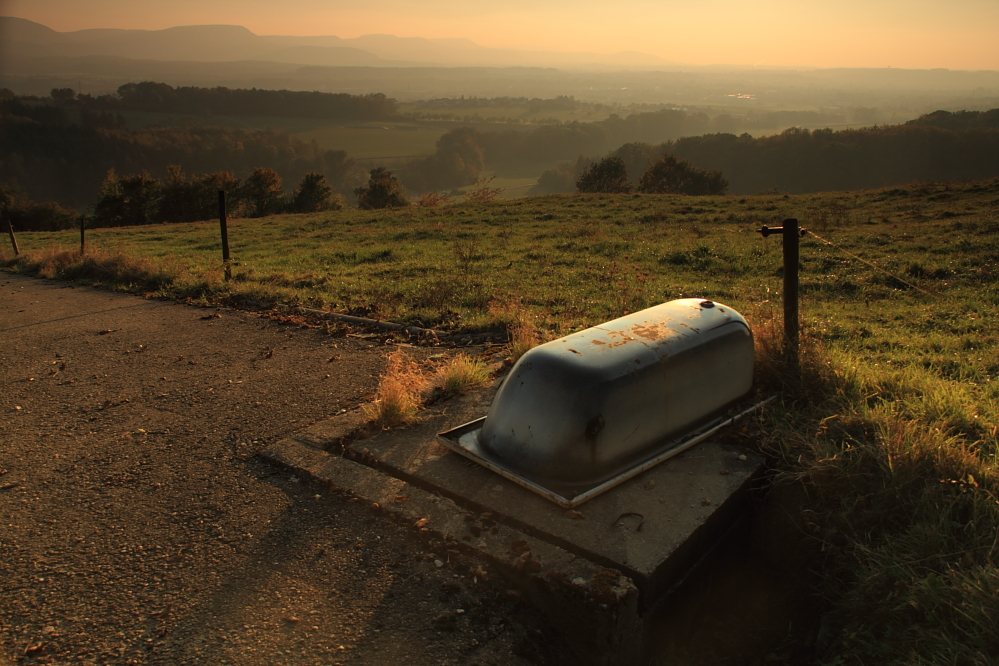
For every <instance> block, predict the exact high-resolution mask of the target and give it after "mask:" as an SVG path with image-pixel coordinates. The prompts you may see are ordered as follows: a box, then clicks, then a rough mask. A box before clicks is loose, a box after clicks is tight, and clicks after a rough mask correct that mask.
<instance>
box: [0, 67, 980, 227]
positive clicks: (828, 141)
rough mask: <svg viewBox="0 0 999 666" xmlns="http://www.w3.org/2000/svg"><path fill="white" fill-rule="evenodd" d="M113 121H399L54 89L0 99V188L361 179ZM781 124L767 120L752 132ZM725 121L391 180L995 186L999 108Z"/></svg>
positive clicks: (75, 189) (459, 144) (353, 171)
mask: <svg viewBox="0 0 999 666" xmlns="http://www.w3.org/2000/svg"><path fill="white" fill-rule="evenodd" d="M552 103H553V104H555V105H556V106H557V105H559V104H561V105H565V104H570V103H574V100H571V99H568V98H562V99H556V100H554V101H552ZM126 111H158V112H176V113H183V114H202V115H204V114H220V115H221V114H252V115H261V116H278V115H288V116H299V117H301V116H315V117H323V118H343V119H345V120H347V119H350V120H373V119H387V118H391V117H397V116H396V114H397V109H396V105H395V101H394V100H391V99H387V98H385V96H383V95H363V96H352V95H344V94H330V93H299V92H290V91H268V90H229V89H227V88H212V89H208V88H183V87H181V88H173V87H171V86H168V85H166V84H161V83H150V82H144V83H134V84H126V85H124V86H121V88H119V90H118V93H117V94H116V95H103V96H100V97H96V98H92V97H90V96H88V95H82V96H76V95H75V94H74V92H73V91H72V90H70V89H56V90H53V91H52V94H51V96H49V97H18V96H15V95H14V94H13V93H11V92H10V91H9V90H3V91H0V185H2V187H3V188H4V189H5V190H6V191H12V192H14V193H15V194H16V195H17V196H21V197H22V198H27V199H32V200H36V201H45V200H53V201H57V202H59V203H60V204H62V205H65V206H70V207H73V208H76V209H79V210H82V209H84V208H86V207H88V206H91V205H93V204H94V203H95V201H96V200H97V196H98V193H99V191H100V189H101V185H102V183H103V182H104V178H105V175H106V174H107V172H108V171H109V170H110V169H114V170H115V172H116V173H118V174H120V175H121V176H122V177H127V176H129V175H131V174H139V173H141V172H143V171H147V172H148V173H149V175H150V176H151V177H153V178H157V179H165V178H167V176H168V174H169V170H170V167H171V166H172V165H174V166H176V167H178V168H180V169H183V170H184V171H186V172H188V173H192V174H193V173H202V174H211V173H221V172H229V173H231V174H233V176H234V177H236V178H245V177H246V176H247V175H248V174H249V173H250V172H252V171H253V170H254V169H256V168H257V167H262V168H267V169H272V170H274V171H275V172H276V173H277V174H278V175H279V176H280V177H281V178H282V179H283V181H284V182H286V183H298V182H299V181H300V180H301V179H302V178H303V177H304V176H305V175H306V174H307V173H317V174H321V175H323V176H324V177H325V179H326V181H327V182H328V183H329V185H330V186H331V187H332V188H333V190H334V191H335V192H338V193H340V194H342V195H343V196H344V197H345V199H346V200H347V201H352V200H353V198H352V197H353V190H354V189H355V188H357V187H358V186H360V185H361V184H363V183H364V182H366V180H367V175H368V174H367V169H365V168H361V167H360V166H358V165H357V164H356V163H355V162H354V161H353V160H352V159H351V158H350V156H349V155H347V154H346V153H345V152H344V151H340V150H322V149H321V148H320V147H319V146H318V144H316V143H315V142H313V143H304V142H302V141H299V140H297V139H295V138H293V137H292V136H290V135H289V134H288V133H286V132H284V131H281V130H262V131H261V130H246V129H232V128H223V127H166V128H165V127H152V128H144V129H130V128H128V127H127V126H126V123H125V121H124V119H123V117H122V116H121V113H122V112H126ZM786 119H787V118H784V117H776V116H775V117H774V118H769V119H766V120H765V122H768V123H769V122H771V121H773V122H777V121H779V120H786ZM757 120H759V121H760V122H764V120H762V119H757ZM724 122H728V121H727V120H726V119H725V117H724V116H716V117H715V118H710V117H709V116H708V115H707V114H705V113H703V112H693V111H690V112H688V111H684V110H682V109H675V108H666V109H659V110H654V111H647V112H639V113H633V114H631V115H629V116H627V117H620V116H617V115H611V116H610V117H608V118H606V119H605V120H601V121H598V122H579V121H573V122H567V123H558V124H555V123H553V124H543V125H537V126H536V127H534V128H531V129H528V128H525V127H523V126H522V125H521V126H519V128H518V129H512V128H511V129H501V128H500V127H497V128H496V129H489V130H483V129H475V128H471V127H458V128H456V129H454V130H452V131H450V132H448V133H446V134H444V135H443V136H442V137H441V138H440V139H439V141H438V142H437V147H436V152H435V153H434V154H433V155H429V156H427V157H422V158H416V159H412V160H409V161H407V162H405V163H401V164H399V165H398V166H397V167H394V168H393V171H395V172H396V175H397V176H398V177H399V179H400V180H401V181H402V183H403V185H404V186H405V187H406V188H407V189H408V190H410V191H411V192H417V193H419V192H429V191H440V190H447V189H451V188H456V187H462V186H465V185H468V184H470V183H472V182H473V181H474V180H475V179H476V178H477V177H479V176H480V175H481V174H482V172H483V171H485V170H487V169H488V170H492V171H496V172H499V173H503V172H505V171H511V170H519V171H520V172H521V173H522V172H524V171H527V172H530V171H533V172H534V173H541V172H542V171H544V173H543V174H542V176H541V178H540V180H539V183H538V186H537V187H536V188H535V189H534V190H533V191H532V193H534V194H545V193H557V192H572V191H575V183H576V181H577V179H578V178H579V176H580V174H581V173H582V172H583V171H584V170H585V169H586V168H588V167H589V166H590V165H592V164H593V163H595V162H596V161H598V159H599V158H600V157H602V156H614V157H620V158H621V159H622V160H623V161H624V162H625V164H626V165H627V170H628V175H629V177H630V179H631V180H632V181H633V182H636V183H637V180H638V178H639V177H640V176H641V174H642V173H644V172H645V171H646V170H647V169H648V167H649V165H650V164H651V163H653V162H656V161H657V160H658V159H659V158H660V157H662V155H664V154H667V153H668V154H672V155H675V156H676V157H678V158H681V159H683V160H686V161H688V162H690V163H691V164H692V165H694V166H696V167H699V168H702V169H708V170H720V171H721V172H722V174H723V176H724V178H725V179H726V180H727V181H728V182H729V192H731V193H733V194H751V193H755V192H759V191H762V190H767V189H773V188H777V189H779V190H782V191H786V192H789V193H804V192H817V191H823V190H847V189H863V188H877V187H883V186H894V185H900V184H905V183H909V182H912V181H931V180H932V181H947V180H970V179H980V178H990V177H995V176H999V109H994V110H992V111H985V112H977V111H964V112H959V113H948V112H945V111H939V112H936V113H932V114H928V115H925V116H922V117H920V118H918V119H916V120H912V121H910V122H908V123H906V124H904V125H895V126H882V127H878V126H874V127H869V128H864V129H851V130H841V131H833V130H831V129H822V130H811V131H809V130H807V129H800V128H796V127H792V128H791V129H788V130H785V131H784V132H782V133H781V134H778V135H775V136H769V137H763V138H754V137H752V136H750V135H749V134H745V133H744V134H741V135H736V134H735V133H731V132H725V131H719V130H720V128H721V126H722V124H723V123H724ZM742 122H745V120H743V121H742ZM545 169H547V171H545ZM18 193H19V194H18Z"/></svg>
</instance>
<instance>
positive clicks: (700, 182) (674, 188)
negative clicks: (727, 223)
mask: <svg viewBox="0 0 999 666" xmlns="http://www.w3.org/2000/svg"><path fill="white" fill-rule="evenodd" d="M727 189H728V181H727V180H725V179H724V178H722V173H721V171H718V170H708V169H701V168H698V167H695V166H693V165H692V164H690V162H687V161H685V160H681V159H679V158H678V157H676V156H675V155H663V156H662V158H661V159H660V160H659V161H658V162H656V163H655V164H653V165H652V166H651V167H649V170H648V171H646V172H645V173H644V174H643V175H642V179H641V180H640V181H639V182H638V191H639V192H644V193H645V194H692V195H704V194H724V193H725V190H727Z"/></svg>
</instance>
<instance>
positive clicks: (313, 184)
mask: <svg viewBox="0 0 999 666" xmlns="http://www.w3.org/2000/svg"><path fill="white" fill-rule="evenodd" d="M294 206H295V212H296V213H318V212H320V211H324V210H340V209H342V208H343V198H341V197H340V195H339V194H333V188H332V187H331V186H330V184H329V183H328V182H327V181H326V176H324V175H323V174H321V173H316V172H315V171H311V172H309V173H307V174H305V176H303V177H302V180H301V181H300V182H299V183H298V189H297V190H295V194H294Z"/></svg>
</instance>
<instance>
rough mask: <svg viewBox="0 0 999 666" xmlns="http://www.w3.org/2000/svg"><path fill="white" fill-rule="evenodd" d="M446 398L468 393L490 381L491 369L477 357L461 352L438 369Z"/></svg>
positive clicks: (438, 375)
mask: <svg viewBox="0 0 999 666" xmlns="http://www.w3.org/2000/svg"><path fill="white" fill-rule="evenodd" d="M437 379H438V381H439V382H440V385H441V390H442V391H443V392H444V397H445V398H450V397H451V396H454V395H459V394H461V393H466V392H468V391H469V390H471V389H473V388H475V387H476V386H482V385H484V384H487V383H488V382H489V369H488V368H487V367H486V366H485V364H484V363H483V362H482V361H481V360H479V359H477V358H470V357H468V356H465V355H464V354H459V355H457V356H455V357H454V358H453V359H451V360H450V361H449V362H448V363H447V364H445V365H444V366H442V367H441V368H440V369H439V370H438V371H437Z"/></svg>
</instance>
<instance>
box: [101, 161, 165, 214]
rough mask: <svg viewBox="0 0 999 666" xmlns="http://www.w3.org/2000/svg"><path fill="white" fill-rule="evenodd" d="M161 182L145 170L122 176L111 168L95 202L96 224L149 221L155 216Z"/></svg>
mask: <svg viewBox="0 0 999 666" xmlns="http://www.w3.org/2000/svg"><path fill="white" fill-rule="evenodd" d="M161 189H162V186H161V185H160V181H158V180H156V179H155V178H151V177H150V176H149V174H148V173H147V172H146V171H145V170H143V171H142V172H141V173H139V174H138V175H134V176H128V177H127V178H119V177H118V174H116V173H115V170H114V169H109V170H108V172H107V175H106V176H105V178H104V183H103V184H102V185H101V192H100V197H99V198H98V200H97V204H96V205H95V206H94V221H95V223H96V226H102V227H123V226H133V225H140V224H150V223H151V222H153V221H154V220H155V219H156V216H157V210H158V208H159V198H160V191H161Z"/></svg>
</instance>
